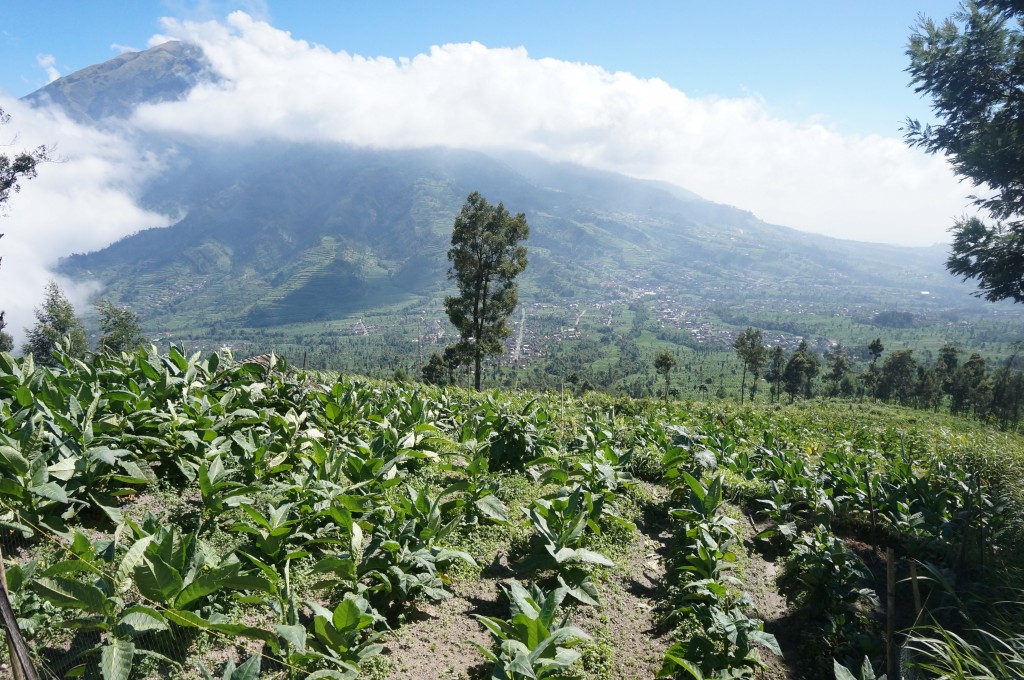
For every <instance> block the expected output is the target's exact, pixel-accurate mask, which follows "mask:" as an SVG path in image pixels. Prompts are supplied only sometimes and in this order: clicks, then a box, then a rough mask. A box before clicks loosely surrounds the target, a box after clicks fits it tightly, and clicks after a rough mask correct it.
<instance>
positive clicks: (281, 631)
mask: <svg viewBox="0 0 1024 680" xmlns="http://www.w3.org/2000/svg"><path fill="white" fill-rule="evenodd" d="M274 630H276V631H277V634H278V635H280V636H281V638H282V639H284V640H285V641H286V642H287V643H288V644H289V645H291V647H292V648H293V649H295V650H296V651H302V650H304V649H306V629H305V628H304V627H303V626H284V625H277V626H274Z"/></svg>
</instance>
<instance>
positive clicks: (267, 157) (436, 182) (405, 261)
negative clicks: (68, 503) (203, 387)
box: [26, 43, 981, 328]
mask: <svg viewBox="0 0 1024 680" xmlns="http://www.w3.org/2000/svg"><path fill="white" fill-rule="evenodd" d="M209 77H210V76H209V73H208V70H207V67H206V61H205V59H204V57H203V54H202V52H201V50H199V49H198V48H196V47H194V46H190V45H186V44H184V43H167V44H165V45H161V46H159V47H155V48H153V49H150V50H147V51H146V52H142V53H138V54H134V55H123V56H122V57H119V58H117V59H115V60H112V61H111V62H107V63H105V64H101V65H98V66H93V67H90V68H88V69H84V70H82V71H79V72H77V73H75V74H72V75H71V76H68V77H67V78H63V79H60V80H57V81H55V82H54V83H51V84H50V85H48V86H47V87H46V88H43V89H42V90H40V91H38V92H36V93H33V94H32V95H29V96H28V97H27V98H26V99H27V100H29V101H31V102H35V103H46V102H49V103H53V104H58V105H60V106H61V107H63V108H64V109H65V110H66V111H68V113H69V115H72V116H74V117H76V118H77V119H79V120H85V121H90V122H95V123H97V124H100V125H103V124H104V119H105V118H107V117H110V116H113V117H120V118H127V117H130V116H131V115H132V111H133V108H134V107H136V106H138V105H139V104H144V103H154V102H160V101H166V100H168V99H175V98H181V97H184V96H185V95H186V94H187V92H188V91H189V88H190V87H191V86H192V85H193V84H195V83H197V82H200V81H201V80H202V79H204V78H209ZM139 143H140V144H146V145H150V146H151V147H152V148H153V149H156V150H158V152H159V153H161V154H162V157H163V158H165V165H166V167H165V168H164V170H163V172H161V173H160V174H159V175H158V176H156V177H155V178H154V179H152V180H150V181H149V182H148V183H147V184H146V185H145V187H144V191H143V194H142V196H141V198H140V204H141V205H142V206H143V207H145V208H147V209H149V210H152V211H155V212H158V213H162V214H167V215H180V216H181V219H180V220H177V221H176V222H175V223H174V224H173V225H172V226H170V227H164V228H155V229H148V230H144V231H141V232H139V233H137V234H134V235H131V236H128V237H126V238H123V239H121V240H120V241H118V242H117V243H114V244H111V245H110V246H108V247H106V248H103V249H101V250H99V251H98V252H92V253H80V254H76V255H74V256H71V257H68V258H66V259H65V260H64V261H63V262H62V263H61V265H60V272H61V273H62V274H64V275H67V276H70V277H72V278H74V279H77V280H93V281H97V282H99V283H100V284H101V285H102V286H103V289H104V291H105V293H104V294H105V295H108V296H111V297H113V298H115V299H117V300H119V301H121V302H123V303H127V304H130V305H132V306H133V307H134V308H136V309H138V310H139V311H140V313H141V314H142V315H143V317H144V318H145V319H147V320H149V321H151V322H154V323H158V324H159V325H162V324H170V325H175V326H181V325H208V324H211V323H213V322H214V320H216V321H218V322H220V323H226V324H236V325H239V326H249V327H256V328H267V327H274V326H279V325H283V324H295V323H302V322H311V321H321V320H325V319H337V318H345V317H349V316H352V315H359V314H364V313H369V312H372V311H374V310H379V309H381V308H383V307H388V306H394V305H399V306H401V305H405V306H407V307H408V306H409V305H412V306H417V305H420V306H424V309H428V310H429V309H433V310H434V311H437V307H438V306H439V302H438V301H439V299H440V296H443V294H444V292H445V291H446V279H445V274H446V271H447V266H448V263H447V261H446V259H445V252H446V249H447V245H448V239H449V237H450V233H451V225H452V221H453V219H454V216H455V214H456V213H457V211H458V209H459V207H460V206H461V203H462V201H464V200H465V197H466V196H467V195H468V194H469V193H470V192H472V191H480V192H481V193H482V194H483V195H484V196H486V197H487V198H488V200H490V201H492V202H498V201H502V202H504V203H505V205H506V206H507V207H508V208H509V209H510V210H512V211H513V212H520V211H522V212H525V213H526V215H527V219H528V221H529V224H530V227H531V237H530V240H529V243H528V246H529V249H530V266H529V267H528V269H527V272H526V274H525V276H524V279H523V295H522V298H523V300H524V301H525V302H529V301H547V302H552V303H561V302H566V301H572V300H580V299H584V298H588V299H596V298H600V297H601V296H602V295H604V294H605V293H606V291H608V290H609V289H611V288H616V287H618V288H622V287H625V288H632V289H635V290H639V289H650V288H653V287H658V286H662V287H667V288H668V289H669V290H671V291H675V292H677V293H678V295H679V297H680V299H684V298H690V299H692V300H698V301H707V300H725V301H728V300H733V301H735V300H737V299H746V300H751V299H756V300H758V301H760V302H763V303H764V304H771V301H776V302H779V303H780V304H782V303H783V302H786V303H792V302H794V301H818V302H820V301H823V300H826V301H827V300H832V301H834V302H836V303H837V304H838V303H843V304H847V303H848V304H851V305H872V304H875V305H881V304H883V303H891V302H893V301H896V302H897V303H898V304H905V305H913V306H919V305H924V306H926V307H927V306H929V305H931V306H935V305H942V306H951V307H957V308H972V306H973V308H978V306H979V305H980V304H981V303H977V302H975V301H974V300H972V299H970V298H969V297H968V296H967V295H966V292H967V291H969V290H970V287H969V286H965V285H963V284H961V283H959V282H957V281H956V280H954V279H952V278H951V277H950V276H949V275H948V274H947V273H946V272H945V269H944V267H943V261H944V258H945V254H944V252H943V249H942V248H903V247H897V246H884V245H878V244H865V243H857V242H852V241H842V240H837V239H832V238H828V237H823V236H817V235H812V234H808V233H804V232H798V231H795V230H792V229H788V228H785V227H781V226H776V225H771V224H767V223H765V222H763V221H761V220H758V219H757V218H756V217H754V216H753V215H752V214H751V213H749V212H747V211H744V210H741V209H738V208H734V207H731V206H726V205H721V204H716V203H713V202H710V201H706V200H704V199H702V198H701V197H699V196H698V195H696V194H694V193H692V192H689V191H687V190H686V189H683V188H680V187H675V186H673V185H670V184H667V183H664V182H655V181H643V180H637V179H632V178H629V177H626V176H624V175H618V174H615V173H610V172H603V171H597V170H593V169H587V168H584V167H582V166H578V165H573V164H567V163H554V162H550V161H547V160H544V159H541V158H539V157H537V156H535V155H531V154H529V153H526V152H518V151H510V150H504V151H494V152H486V153H485V152H480V151H464V150H456V149H449V148H421V149H375V148H371V147H358V146H354V145H349V144H341V143H289V142H285V141H280V140H274V141H268V140H265V139H260V140H253V141H251V142H238V141H231V142H227V141H225V142H223V143H220V144H210V143H208V142H203V143H197V142H195V141H194V140H189V139H183V138H180V137H179V138H176V137H171V136H169V135H167V134H163V135H159V134H153V135H149V136H143V137H142V138H141V139H140V140H139ZM922 291H927V293H928V297H927V298H922V295H921V293H922Z"/></svg>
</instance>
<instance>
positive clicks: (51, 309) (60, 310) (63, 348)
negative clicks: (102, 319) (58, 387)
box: [21, 281, 88, 366]
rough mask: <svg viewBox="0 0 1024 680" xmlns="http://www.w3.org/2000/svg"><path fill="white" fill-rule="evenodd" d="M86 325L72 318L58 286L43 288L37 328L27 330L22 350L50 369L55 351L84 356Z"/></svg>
mask: <svg viewBox="0 0 1024 680" xmlns="http://www.w3.org/2000/svg"><path fill="white" fill-rule="evenodd" d="M87 342H88V341H87V340H86V337H85V325H84V324H83V323H82V322H81V321H80V320H79V319H78V318H77V317H76V316H75V309H74V307H72V306H71V303H70V302H68V299H67V298H66V297H65V296H64V293H63V291H61V289H60V288H59V287H58V286H57V283H56V282H54V281H50V282H49V283H48V284H47V285H46V295H45V297H44V299H43V304H42V306H40V307H38V308H36V325H35V326H33V327H32V328H30V329H28V330H27V334H26V339H25V344H24V345H22V348H21V351H22V352H24V353H25V354H31V355H32V356H33V357H34V358H35V360H36V363H38V364H40V365H44V366H53V365H56V364H57V363H58V361H59V360H58V358H57V357H56V356H55V353H57V352H64V353H65V354H67V355H68V356H71V357H82V356H85V351H86V349H88V345H87Z"/></svg>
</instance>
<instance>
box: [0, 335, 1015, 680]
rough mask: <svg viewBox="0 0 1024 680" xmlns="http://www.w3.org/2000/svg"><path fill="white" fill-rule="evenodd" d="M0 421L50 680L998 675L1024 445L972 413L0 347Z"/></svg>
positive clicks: (6, 476)
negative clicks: (44, 364) (57, 360)
mask: <svg viewBox="0 0 1024 680" xmlns="http://www.w3.org/2000/svg"><path fill="white" fill-rule="evenodd" d="M0 415H2V426H0V527H2V532H3V533H2V535H0V546H2V548H3V558H4V565H5V567H6V584H7V589H8V591H9V598H10V600H11V603H12V606H13V612H14V615H15V616H16V618H17V622H18V628H19V629H20V631H21V633H22V635H23V636H24V639H25V641H26V643H27V646H28V648H29V649H30V650H31V652H30V653H31V655H32V657H33V662H34V664H35V665H36V666H37V668H38V669H39V671H40V673H41V676H42V677H97V678H104V679H105V680H107V679H117V680H128V679H129V678H150V677H151V678H156V677H181V678H199V677H218V678H220V677H224V678H256V677H260V678H297V679H298V678H354V677H367V678H421V677H440V678H478V677H489V678H532V677H536V678H541V677H548V678H555V677H567V678H581V679H582V678H608V679H611V678H650V677H654V676H656V675H663V676H665V677H677V678H727V677H728V678H740V677H763V678H777V679H781V678H827V677H837V678H841V679H842V680H846V678H848V677H855V678H861V679H862V680H866V678H869V677H875V674H876V673H877V674H878V675H881V674H882V673H884V672H885V671H886V665H887V650H886V641H887V639H889V638H890V637H891V640H892V654H891V658H892V659H893V661H894V662H895V661H897V660H900V661H901V662H902V663H904V664H905V665H906V667H907V670H906V671H905V672H904V677H912V675H911V674H912V673H916V674H917V675H916V676H914V677H922V678H925V677H940V676H941V675H942V673H944V672H946V671H945V670H944V666H943V664H944V663H946V660H948V662H949V663H950V664H956V663H958V662H959V663H961V664H963V663H964V662H965V660H968V661H967V662H968V663H976V664H978V665H979V667H980V668H984V669H987V671H989V672H990V674H989V675H984V674H980V673H981V671H980V670H978V669H977V668H975V669H974V670H971V671H970V672H972V673H974V675H968V674H966V673H965V674H962V675H956V674H948V673H947V676H946V677H975V676H977V677H994V678H995V677H1022V675H1021V673H1022V671H1021V669H1022V665H1021V664H1022V661H1024V643H1022V638H1021V631H1020V626H1019V623H1016V624H1015V623H1014V622H1015V621H1016V622H1019V621H1020V620H1022V618H1024V611H1022V608H1024V604H1022V603H1024V596H1022V594H1021V593H1020V592H1019V590H1017V591H1014V590H1013V584H1015V583H1020V580H1019V573H1020V568H1021V566H1022V564H1024V562H1022V556H1024V466H1022V465H1021V463H1022V462H1024V440H1022V439H1021V437H1020V436H1018V435H1012V434H1007V433H1001V432H998V431H996V430H993V429H990V428H987V427H985V426H984V425H982V424H979V423H977V422H974V421H966V420H958V419H954V418H951V417H949V416H944V415H938V414H933V413H930V412H927V411H916V410H915V411H911V410H903V409H900V408H896V407H890V406H883V405H878V404H874V403H871V402H852V401H834V402H813V401H806V402H801V403H798V404H796V405H793V406H767V405H758V406H756V407H753V408H744V409H740V408H738V407H736V406H732V405H729V404H727V403H720V402H719V403H703V402H689V401H687V402H670V403H667V404H666V403H661V402H658V401H638V400H631V399H627V398H613V397H610V396H607V395H602V394H594V393H589V394H586V395H584V396H582V397H574V396H572V395H570V394H568V393H566V392H564V391H562V392H552V393H537V392H533V393H531V392H519V391H501V392H485V393H480V394H478V393H474V392H470V391H465V390H461V389H458V388H444V389H442V388H434V387H427V386H422V385H416V384H411V383H410V384H403V383H395V382H390V383H388V382H383V381H377V380H370V379H362V378H353V377H349V376H328V375H321V374H314V373H309V374H306V373H297V372H295V371H293V370H291V369H290V368H288V367H287V366H285V365H284V363H283V362H280V361H278V360H277V359H276V358H275V357H271V358H270V359H269V360H264V361H262V362H256V361H253V362H248V363H239V362H236V361H234V360H233V359H232V358H231V357H230V355H227V354H221V353H214V354H209V355H200V354H196V355H193V356H187V355H185V354H184V353H183V352H182V351H181V350H180V349H178V348H173V347H172V348H171V349H170V350H169V351H168V352H167V353H157V352H156V351H155V350H150V351H144V350H140V351H139V352H137V353H135V354H133V355H122V356H119V357H114V356H98V357H94V358H92V359H90V360H88V361H86V362H82V361H78V360H74V359H70V358H65V360H64V362H63V365H62V366H61V367H58V368H56V369H46V368H41V367H36V366H34V365H33V364H32V362H31V360H30V359H27V360H25V359H14V358H12V357H11V356H9V355H6V354H0ZM890 550H891V561H890V558H888V557H887V552H888V551H890ZM890 564H891V565H892V570H891V571H892V577H891V579H890V578H889V574H887V566H888V565H890ZM915 574H916V577H915V576H914V575H915ZM889 583H892V584H894V585H893V586H892V587H890V585H889ZM979 631H981V632H979ZM2 653H3V654H7V650H6V649H5V650H4V652H2ZM865 659H867V661H866V662H865ZM6 662H7V663H8V664H10V663H11V660H10V659H9V658H8V659H6ZM865 663H866V664H867V665H866V666H865ZM837 664H838V665H837ZM928 666H931V668H929V667H928Z"/></svg>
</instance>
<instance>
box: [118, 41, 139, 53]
mask: <svg viewBox="0 0 1024 680" xmlns="http://www.w3.org/2000/svg"><path fill="white" fill-rule="evenodd" d="M110 49H112V50H113V51H114V52H117V53H118V54H126V53H128V52H140V51H141V50H139V48H138V47H132V46H131V45H122V44H121V43H112V44H111V45H110Z"/></svg>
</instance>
